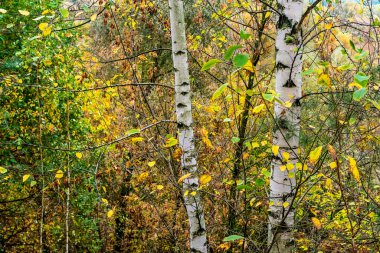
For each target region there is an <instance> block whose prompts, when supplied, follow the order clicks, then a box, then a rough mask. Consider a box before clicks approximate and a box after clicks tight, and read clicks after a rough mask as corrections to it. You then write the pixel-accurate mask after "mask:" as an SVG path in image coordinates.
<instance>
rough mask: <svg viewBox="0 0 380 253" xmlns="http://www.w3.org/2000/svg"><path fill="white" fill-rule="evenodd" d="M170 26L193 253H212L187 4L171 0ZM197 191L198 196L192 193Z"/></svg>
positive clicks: (186, 204)
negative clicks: (200, 175) (203, 192)
mask: <svg viewBox="0 0 380 253" xmlns="http://www.w3.org/2000/svg"><path fill="white" fill-rule="evenodd" d="M169 7H170V26H171V37H172V57H173V63H174V70H175V102H176V115H177V123H178V134H179V135H178V136H179V145H180V147H181V149H182V153H183V154H182V157H181V165H182V172H183V174H187V173H191V176H190V177H188V178H186V179H185V180H184V181H183V192H184V193H188V194H184V202H185V206H186V211H187V215H188V218H189V225H190V252H194V253H195V252H200V253H205V252H208V248H207V238H206V225H205V218H204V213H203V207H202V204H201V197H200V194H199V192H197V190H198V187H199V182H198V164H197V158H196V156H197V154H196V151H195V146H194V142H195V141H194V133H193V128H192V124H193V119H192V111H191V98H190V95H191V93H190V78H189V68H188V61H187V45H186V34H185V21H184V9H183V1H181V0H169ZM191 192H196V194H195V196H193V195H192V194H190V193H191Z"/></svg>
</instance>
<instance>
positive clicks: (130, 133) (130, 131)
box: [127, 129, 140, 135]
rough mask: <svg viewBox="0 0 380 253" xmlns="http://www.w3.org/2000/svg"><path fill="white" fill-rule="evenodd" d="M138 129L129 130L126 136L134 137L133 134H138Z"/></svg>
mask: <svg viewBox="0 0 380 253" xmlns="http://www.w3.org/2000/svg"><path fill="white" fill-rule="evenodd" d="M139 133H140V129H131V130H129V131H128V132H127V135H134V134H139Z"/></svg>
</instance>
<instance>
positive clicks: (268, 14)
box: [265, 11, 271, 19]
mask: <svg viewBox="0 0 380 253" xmlns="http://www.w3.org/2000/svg"><path fill="white" fill-rule="evenodd" d="M270 14H271V12H270V11H267V12H266V13H265V19H267V18H269V17H270Z"/></svg>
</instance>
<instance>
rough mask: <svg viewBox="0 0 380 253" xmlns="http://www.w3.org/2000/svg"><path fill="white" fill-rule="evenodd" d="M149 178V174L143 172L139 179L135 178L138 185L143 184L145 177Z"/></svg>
mask: <svg viewBox="0 0 380 253" xmlns="http://www.w3.org/2000/svg"><path fill="white" fill-rule="evenodd" d="M148 176H149V172H143V173H141V174H140V175H139V177H138V178H137V181H138V182H139V183H141V182H143V181H144V180H145V179H146V178H147V177H148Z"/></svg>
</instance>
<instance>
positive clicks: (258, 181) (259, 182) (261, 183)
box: [255, 178, 265, 187]
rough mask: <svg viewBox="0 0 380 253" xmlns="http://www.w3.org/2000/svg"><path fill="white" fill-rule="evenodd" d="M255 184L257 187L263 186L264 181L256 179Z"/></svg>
mask: <svg viewBox="0 0 380 253" xmlns="http://www.w3.org/2000/svg"><path fill="white" fill-rule="evenodd" d="M255 183H256V185H257V186H259V187H260V186H263V185H264V184H265V181H264V180H263V179H261V178H258V179H256V181H255Z"/></svg>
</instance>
